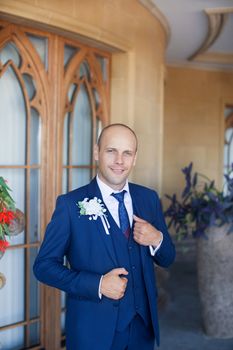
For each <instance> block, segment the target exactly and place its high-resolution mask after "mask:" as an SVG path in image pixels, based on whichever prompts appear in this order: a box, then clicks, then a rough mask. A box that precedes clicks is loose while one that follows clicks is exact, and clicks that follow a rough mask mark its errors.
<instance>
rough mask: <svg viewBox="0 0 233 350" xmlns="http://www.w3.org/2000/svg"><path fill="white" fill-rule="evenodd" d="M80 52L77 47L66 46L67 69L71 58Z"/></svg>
mask: <svg viewBox="0 0 233 350" xmlns="http://www.w3.org/2000/svg"><path fill="white" fill-rule="evenodd" d="M78 51H79V49H78V48H77V47H72V46H69V45H65V47H64V66H65V67H66V66H67V65H68V63H69V62H70V60H71V58H72V57H73V56H74V55H75V54H76V53H77V52H78Z"/></svg>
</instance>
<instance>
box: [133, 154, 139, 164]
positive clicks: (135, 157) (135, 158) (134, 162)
mask: <svg viewBox="0 0 233 350" xmlns="http://www.w3.org/2000/svg"><path fill="white" fill-rule="evenodd" d="M137 155H138V153H137V152H136V154H135V156H134V161H133V166H135V165H136V161H137Z"/></svg>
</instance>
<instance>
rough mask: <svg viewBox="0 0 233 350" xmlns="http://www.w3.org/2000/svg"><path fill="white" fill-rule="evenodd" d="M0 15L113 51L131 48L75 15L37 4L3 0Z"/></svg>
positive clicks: (126, 42)
mask: <svg viewBox="0 0 233 350" xmlns="http://www.w3.org/2000/svg"><path fill="white" fill-rule="evenodd" d="M0 18H2V19H5V20H8V21H13V22H15V23H18V24H21V25H30V26H32V25H33V26H34V27H36V28H38V29H42V30H49V31H51V32H53V33H57V34H61V33H62V35H64V33H65V35H66V36H68V37H70V38H72V39H77V40H79V41H81V42H82V41H83V42H85V44H89V45H91V46H96V47H98V48H101V49H104V50H107V51H110V52H126V51H129V50H131V45H130V43H129V41H128V40H127V37H126V36H125V37H124V38H122V37H120V36H118V35H117V34H115V33H111V32H109V31H107V30H106V29H103V30H102V29H100V28H97V27H96V26H93V25H90V24H87V23H86V22H81V21H80V20H78V21H77V19H76V18H75V17H72V16H67V15H63V14H62V13H58V12H54V11H53V12H52V11H48V10H47V9H43V8H40V7H38V6H36V5H31V4H27V3H23V2H22V1H17V0H11V1H9V0H0Z"/></svg>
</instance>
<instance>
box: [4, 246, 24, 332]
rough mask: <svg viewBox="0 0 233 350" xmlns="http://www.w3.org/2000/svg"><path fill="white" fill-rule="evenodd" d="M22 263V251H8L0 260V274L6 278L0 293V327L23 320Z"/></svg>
mask: <svg viewBox="0 0 233 350" xmlns="http://www.w3.org/2000/svg"><path fill="white" fill-rule="evenodd" d="M24 262H25V256H24V249H14V250H11V249H8V250H7V251H6V252H5V254H4V255H3V257H2V258H1V272H2V273H3V274H4V275H5V276H6V284H5V286H4V288H3V289H1V291H0V293H1V298H0V310H1V313H0V327H1V326H5V325H8V324H11V323H16V322H20V321H23V320H24V317H25V314H24V294H25V283H24V279H25V272H24ZM0 337H2V333H1V332H0Z"/></svg>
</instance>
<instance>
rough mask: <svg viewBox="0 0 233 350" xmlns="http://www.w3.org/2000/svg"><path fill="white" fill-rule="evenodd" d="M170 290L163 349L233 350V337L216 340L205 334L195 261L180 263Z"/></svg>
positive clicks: (164, 316) (162, 321)
mask: <svg viewBox="0 0 233 350" xmlns="http://www.w3.org/2000/svg"><path fill="white" fill-rule="evenodd" d="M166 288H167V290H168V291H169V294H170V302H169V303H168V305H167V307H166V309H165V310H164V311H162V312H160V331H161V345H160V347H159V350H233V338H231V339H213V338H209V337H207V336H206V335H205V334H204V332H203V329H202V323H201V313H200V304H199V299H198V290H197V277H196V269H195V263H194V262H192V261H183V262H182V261H178V262H176V263H175V264H174V265H173V266H172V267H171V269H170V278H169V279H168V281H167V286H166ZM232 327H233V323H232Z"/></svg>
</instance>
